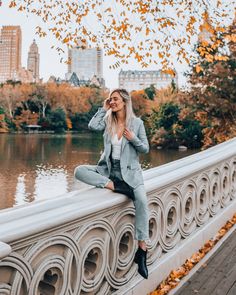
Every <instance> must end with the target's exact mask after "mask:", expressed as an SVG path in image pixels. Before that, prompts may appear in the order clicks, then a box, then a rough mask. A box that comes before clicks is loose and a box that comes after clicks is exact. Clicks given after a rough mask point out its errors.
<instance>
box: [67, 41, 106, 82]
mask: <svg viewBox="0 0 236 295" xmlns="http://www.w3.org/2000/svg"><path fill="white" fill-rule="evenodd" d="M68 59H69V61H70V62H69V64H68V73H67V74H66V80H69V79H70V77H71V75H72V74H73V73H75V74H76V75H77V77H78V78H79V80H91V79H92V78H93V77H94V76H96V77H97V79H98V80H99V81H101V82H102V81H103V56H102V49H100V48H85V49H82V48H81V46H78V47H74V48H71V49H69V51H68ZM102 84H103V83H102Z"/></svg>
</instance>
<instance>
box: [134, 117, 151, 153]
mask: <svg viewBox="0 0 236 295" xmlns="http://www.w3.org/2000/svg"><path fill="white" fill-rule="evenodd" d="M130 142H131V143H132V145H133V146H134V147H135V149H136V150H137V151H138V152H140V153H144V154H147V153H148V152H149V143H148V140H147V136H146V131H145V127H144V124H143V121H141V124H140V125H139V130H138V134H137V135H136V134H135V135H134V138H132V139H131V140H130Z"/></svg>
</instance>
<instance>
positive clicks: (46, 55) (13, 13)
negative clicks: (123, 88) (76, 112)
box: [0, 3, 233, 88]
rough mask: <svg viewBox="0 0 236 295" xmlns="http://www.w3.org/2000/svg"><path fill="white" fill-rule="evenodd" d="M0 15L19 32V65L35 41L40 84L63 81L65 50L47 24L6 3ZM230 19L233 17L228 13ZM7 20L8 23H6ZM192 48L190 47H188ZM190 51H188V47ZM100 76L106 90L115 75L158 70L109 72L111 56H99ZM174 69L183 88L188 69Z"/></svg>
mask: <svg viewBox="0 0 236 295" xmlns="http://www.w3.org/2000/svg"><path fill="white" fill-rule="evenodd" d="M0 13H1V23H0V26H1V27H2V26H3V25H9V24H11V25H20V26H21V29H22V65H25V66H26V65H27V53H28V48H29V47H30V44H31V43H32V41H33V39H35V40H36V42H37V44H38V47H39V52H40V77H41V78H43V81H44V82H46V81H47V80H48V79H49V77H50V76H52V75H54V76H56V77H60V78H62V79H64V78H65V74H66V73H67V67H68V65H67V64H66V63H60V60H61V59H62V58H63V59H64V60H66V59H67V56H68V50H67V47H66V45H65V44H64V47H63V46H62V44H61V43H57V41H56V40H55V37H54V36H53V35H52V33H51V32H49V31H48V30H47V24H45V23H44V22H43V21H42V20H41V18H39V17H36V16H35V15H31V14H29V15H28V16H27V15H26V13H20V12H17V10H16V9H13V8H11V9H10V8H8V6H7V4H6V3H2V6H1V7H0ZM232 15H233V13H232ZM9 20H10V21H9ZM228 22H229V24H230V23H231V19H230V18H229V19H228ZM37 26H40V27H42V28H43V30H44V31H46V32H47V36H46V37H44V38H40V37H39V36H38V35H36V34H35V28H36V27H37ZM52 46H54V49H51V47H52ZM192 46H193V45H192ZM57 47H60V48H63V50H64V51H65V53H64V55H63V56H62V55H59V54H58V52H57V51H56V50H55V48H57ZM190 50H191V47H190ZM103 60H104V63H103V73H104V79H105V83H106V86H107V87H108V88H115V87H118V75H119V72H120V70H132V71H134V70H152V71H153V70H155V71H158V70H160V67H157V66H151V67H148V68H145V69H144V68H142V67H141V65H140V64H138V63H137V62H136V61H135V60H133V59H130V60H129V61H128V62H129V63H128V64H127V65H123V64H122V65H121V67H119V68H116V69H113V68H111V69H110V68H109V66H110V65H112V64H114V62H115V61H116V60H115V57H114V56H105V55H104V56H103ZM173 62H174V65H175V69H176V71H177V73H178V82H179V86H180V87H181V86H184V85H185V83H186V78H185V77H184V76H183V73H184V72H186V71H187V70H189V69H190V67H189V66H188V65H187V64H182V65H181V64H180V63H178V61H177V59H176V60H174V61H173Z"/></svg>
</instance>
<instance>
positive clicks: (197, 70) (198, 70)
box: [195, 65, 203, 73]
mask: <svg viewBox="0 0 236 295" xmlns="http://www.w3.org/2000/svg"><path fill="white" fill-rule="evenodd" d="M195 70H196V72H197V73H200V72H202V71H203V69H202V67H201V66H200V65H196V67H195Z"/></svg>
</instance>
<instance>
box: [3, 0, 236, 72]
mask: <svg viewBox="0 0 236 295" xmlns="http://www.w3.org/2000/svg"><path fill="white" fill-rule="evenodd" d="M8 3H9V7H10V8H13V9H17V10H18V11H20V12H22V13H28V14H33V15H36V16H37V17H40V18H41V19H42V20H43V22H44V23H45V26H43V27H42V26H37V27H36V32H37V34H38V35H39V36H40V37H44V36H46V35H47V34H49V32H50V33H51V34H53V36H54V38H55V42H54V43H56V41H59V44H60V45H59V46H57V45H56V44H55V45H52V48H55V49H56V50H57V51H58V53H59V54H60V55H62V56H63V58H62V59H63V60H64V61H65V59H64V57H65V50H64V49H63V45H65V44H66V45H68V46H69V47H74V46H81V47H83V46H91V47H95V46H98V47H103V48H104V51H105V54H106V55H113V56H114V63H113V64H112V65H111V67H117V66H119V65H120V64H121V63H123V64H127V63H128V62H129V60H130V59H135V60H136V61H137V62H139V63H140V64H141V65H142V67H147V66H149V65H150V64H152V63H153V64H154V65H155V64H157V65H158V66H161V67H162V68H163V69H164V70H165V71H167V72H168V73H172V74H174V72H173V70H172V68H173V60H174V59H175V58H176V57H177V59H178V62H179V63H190V60H191V58H192V57H193V55H192V53H191V51H190V50H189V45H190V44H191V43H193V39H194V36H195V35H196V34H197V32H198V29H199V25H200V24H201V22H202V16H201V14H202V13H203V12H204V11H208V10H210V11H211V16H210V17H211V20H212V21H213V22H214V24H215V26H214V27H215V30H216V31H218V30H220V28H221V27H222V26H223V24H224V23H225V21H226V20H227V17H228V15H229V11H230V9H229V6H230V7H232V9H233V3H232V4H230V3H226V2H225V1H216V3H212V1H202V0H194V1H188V0H180V1H173V0H169V1H153V0H146V1H131V0H119V1H114V0H112V1H103V0H92V1H79V2H77V1H63V0H52V1H31V0H23V1H19V0H9V1H8ZM57 43H58V42H57ZM85 44H86V45H85ZM65 62H67V63H68V62H70V61H65Z"/></svg>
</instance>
